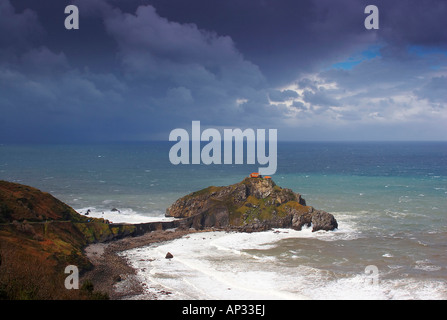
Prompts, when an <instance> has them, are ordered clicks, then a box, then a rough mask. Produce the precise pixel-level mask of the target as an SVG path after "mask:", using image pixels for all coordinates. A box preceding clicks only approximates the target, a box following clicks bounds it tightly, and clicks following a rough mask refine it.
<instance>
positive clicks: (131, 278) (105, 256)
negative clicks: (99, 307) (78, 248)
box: [80, 228, 215, 300]
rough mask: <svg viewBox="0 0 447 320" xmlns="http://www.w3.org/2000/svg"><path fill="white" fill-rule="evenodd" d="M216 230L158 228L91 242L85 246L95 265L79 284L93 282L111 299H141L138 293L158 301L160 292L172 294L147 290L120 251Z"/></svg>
mask: <svg viewBox="0 0 447 320" xmlns="http://www.w3.org/2000/svg"><path fill="white" fill-rule="evenodd" d="M213 230H214V231H215V229H210V230H196V229H182V228H175V229H166V230H155V231H151V232H147V233H145V234H143V235H140V236H136V237H126V238H122V239H118V240H112V241H109V242H105V243H104V242H102V243H93V244H90V245H88V246H87V247H85V248H84V252H85V254H86V256H87V258H88V259H89V260H90V262H91V263H92V265H93V268H92V269H91V270H89V271H86V272H85V273H84V274H82V275H81V276H80V283H81V284H82V283H83V282H84V281H86V280H89V281H91V283H92V284H93V286H94V288H95V290H97V291H101V292H103V293H107V294H108V296H109V298H110V300H139V299H140V298H139V296H140V295H143V294H144V299H149V300H158V299H159V297H160V296H161V295H167V294H170V293H169V292H166V291H163V290H161V291H159V292H158V293H157V294H154V293H150V294H148V293H147V292H145V290H144V286H145V285H147V284H144V283H142V282H141V281H140V280H139V279H137V276H136V274H137V270H136V269H134V268H133V267H131V266H130V265H129V263H128V262H127V260H126V259H125V258H124V257H122V256H121V255H120V254H119V253H120V252H123V251H126V250H130V249H134V248H138V247H144V246H147V245H150V244H154V243H162V242H165V241H170V240H174V239H178V238H181V237H183V236H185V235H188V234H191V233H197V232H206V231H213Z"/></svg>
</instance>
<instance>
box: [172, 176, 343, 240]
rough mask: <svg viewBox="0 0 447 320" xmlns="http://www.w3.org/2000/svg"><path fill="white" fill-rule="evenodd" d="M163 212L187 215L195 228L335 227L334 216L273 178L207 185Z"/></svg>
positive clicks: (247, 229)
mask: <svg viewBox="0 0 447 320" xmlns="http://www.w3.org/2000/svg"><path fill="white" fill-rule="evenodd" d="M166 216H168V217H176V218H186V219H185V222H184V224H187V225H189V226H191V227H194V228H196V229H200V228H206V227H217V228H228V229H234V230H239V231H247V232H251V231H261V230H267V229H270V228H293V229H296V230H301V228H302V227H303V226H304V225H306V226H311V225H312V231H318V230H334V229H335V228H337V227H338V224H337V221H336V219H335V218H334V216H333V215H332V214H330V213H327V212H325V211H321V210H316V209H314V208H313V207H311V206H307V205H306V201H305V200H304V199H303V198H302V197H301V195H300V194H299V193H295V192H293V191H292V190H291V189H287V188H281V187H279V186H277V185H276V184H275V183H274V182H273V180H272V179H265V178H245V179H244V180H243V181H241V182H239V183H236V184H233V185H230V186H225V187H214V186H212V187H208V188H206V189H203V190H200V191H197V192H193V193H191V194H189V195H187V196H185V197H182V198H180V199H178V200H177V201H176V202H174V203H173V204H172V205H171V206H170V207H169V208H168V209H167V210H166Z"/></svg>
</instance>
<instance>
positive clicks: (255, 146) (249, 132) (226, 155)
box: [169, 121, 278, 175]
mask: <svg viewBox="0 0 447 320" xmlns="http://www.w3.org/2000/svg"><path fill="white" fill-rule="evenodd" d="M233 140H234V150H235V152H234V164H244V140H245V141H246V144H247V146H246V150H247V153H246V156H245V158H246V164H256V161H257V163H258V164H259V165H267V166H266V167H259V168H258V172H259V174H261V175H273V174H275V173H276V168H277V164H278V161H277V143H278V141H277V140H278V134H277V129H268V154H266V151H267V150H266V144H267V139H266V129H256V132H255V130H254V129H250V128H248V129H245V130H244V131H242V130H241V129H239V128H234V129H224V130H223V164H233ZM169 141H177V143H176V144H174V145H173V146H172V147H171V149H170V150H169V161H171V163H172V164H174V165H178V164H190V163H191V164H201V163H203V164H206V165H210V164H222V135H221V133H220V131H219V130H217V129H215V128H207V129H205V130H203V132H201V128H200V121H192V125H191V139H190V135H189V133H188V131H186V130H185V129H182V128H177V129H174V130H172V131H171V133H170V134H169ZM201 142H208V143H207V144H205V145H204V146H203V148H201ZM190 147H191V148H190ZM190 150H191V151H192V153H191V155H190ZM255 150H256V151H255ZM190 158H191V162H190Z"/></svg>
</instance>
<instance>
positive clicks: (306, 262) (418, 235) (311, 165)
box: [0, 141, 447, 300]
mask: <svg viewBox="0 0 447 320" xmlns="http://www.w3.org/2000/svg"><path fill="white" fill-rule="evenodd" d="M171 146H172V144H171V143H169V142H165V141H163V142H135V143H101V144H100V143H91V144H65V145H64V144H46V145H40V144H33V145H23V144H22V145H8V144H2V145H0V180H7V181H12V182H18V183H22V184H26V185H30V186H33V187H36V188H38V189H40V190H42V191H45V192H49V193H51V194H52V195H53V196H55V197H56V198H58V199H60V200H62V201H64V202H65V203H67V204H68V205H70V206H72V207H73V208H74V209H75V210H77V211H78V212H79V213H80V214H86V213H87V212H89V215H91V216H94V217H104V218H105V219H108V220H110V221H112V222H129V223H139V222H148V221H163V220H169V219H172V218H166V217H165V211H166V208H167V207H168V206H169V205H170V204H172V203H173V202H174V201H175V200H176V199H178V198H180V197H182V196H184V195H186V194H188V193H190V192H193V191H197V190H200V189H202V188H206V187H208V186H210V185H214V186H224V185H229V184H233V183H237V182H239V181H241V180H242V179H244V178H245V177H246V176H248V175H249V174H250V173H251V172H255V171H258V168H259V167H260V166H259V165H237V164H231V165H230V164H227V165H204V164H200V165H182V164H180V165H173V164H171V162H170V161H169V149H170V147H171ZM277 158H278V168H277V171H276V173H275V174H274V175H273V176H272V178H273V180H274V182H275V183H276V184H278V185H279V186H281V187H285V188H291V189H293V190H294V191H295V192H298V193H300V194H301V195H302V196H303V198H304V199H305V200H306V202H307V204H308V205H311V206H313V207H315V208H317V209H321V210H325V211H327V212H330V213H332V214H333V215H334V216H335V218H336V219H337V221H338V229H336V230H334V231H318V232H312V231H311V228H304V229H303V230H301V231H296V230H292V229H274V230H270V231H265V232H255V233H236V232H224V231H213V232H199V233H192V234H189V235H187V236H184V237H182V238H179V239H176V240H172V241H168V242H163V243H157V244H153V245H150V246H146V247H139V248H136V249H132V250H129V251H124V252H121V255H123V256H124V257H125V258H126V259H127V260H128V262H129V264H130V265H132V266H133V267H135V268H136V269H137V270H138V272H137V277H138V279H139V281H141V282H142V283H143V285H144V287H145V294H143V295H141V296H140V297H139V298H141V299H144V298H148V297H150V296H151V294H156V293H160V292H163V293H164V294H162V295H161V296H160V298H161V299H199V300H205V299H230V300H233V299H234V300H239V299H243V300H256V299H280V300H284V299H292V300H297V299H321V300H324V299H330V300H347V299H356V300H357V299H365V300H366V299H373V300H379V299H380V300H382V299H386V300H388V299H394V300H409V299H411V300H412V299H415V300H444V299H447V142H278V154H277ZM167 252H170V253H171V254H172V255H173V258H172V259H165V255H166V253H167Z"/></svg>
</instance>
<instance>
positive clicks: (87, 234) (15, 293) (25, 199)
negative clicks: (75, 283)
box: [0, 181, 135, 299]
mask: <svg viewBox="0 0 447 320" xmlns="http://www.w3.org/2000/svg"><path fill="white" fill-rule="evenodd" d="M134 230H135V227H134V226H132V225H128V226H126V225H119V226H114V225H109V224H108V222H107V221H105V220H103V219H94V218H90V217H86V216H82V215H80V214H78V213H77V212H76V211H75V210H74V209H72V208H71V207H70V206H68V205H66V204H64V203H63V202H61V201H59V200H58V199H56V198H54V197H53V196H52V195H50V194H48V193H45V192H41V191H40V190H38V189H35V188H32V187H29V186H25V185H21V184H17V183H11V182H6V181H0V299H2V298H3V299H89V298H95V299H96V298H104V296H102V295H101V294H98V293H94V292H93V291H92V288H91V285H89V284H85V285H84V289H85V290H67V289H66V288H65V286H64V281H65V278H66V277H67V276H68V275H67V274H65V273H64V271H65V267H66V266H67V265H75V266H77V267H78V269H79V270H80V272H81V273H82V272H83V271H85V270H88V269H89V268H91V264H90V262H89V260H88V259H87V258H86V256H85V254H84V252H83V248H84V247H85V246H86V245H88V244H90V243H93V242H102V241H107V240H111V239H114V238H117V237H120V236H123V235H127V234H131V233H132V232H133V231H134Z"/></svg>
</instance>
